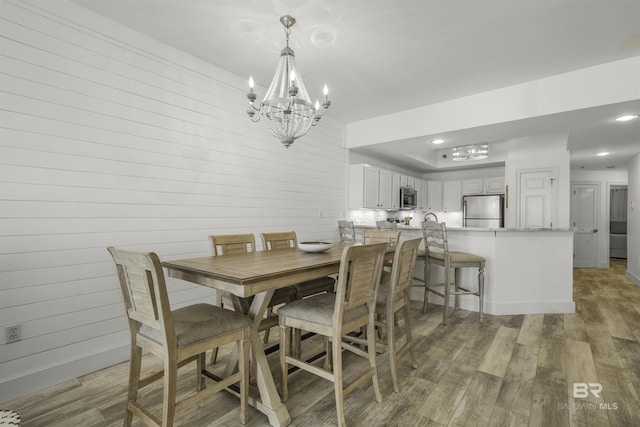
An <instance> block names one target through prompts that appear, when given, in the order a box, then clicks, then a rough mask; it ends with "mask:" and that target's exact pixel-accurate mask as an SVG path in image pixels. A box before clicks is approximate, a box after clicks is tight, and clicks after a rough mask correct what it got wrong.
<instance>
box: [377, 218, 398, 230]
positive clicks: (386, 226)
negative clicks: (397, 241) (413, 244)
mask: <svg viewBox="0 0 640 427" xmlns="http://www.w3.org/2000/svg"><path fill="white" fill-rule="evenodd" d="M376 228H377V229H378V230H397V229H398V224H397V223H395V222H390V221H387V220H386V219H383V220H380V221H376Z"/></svg>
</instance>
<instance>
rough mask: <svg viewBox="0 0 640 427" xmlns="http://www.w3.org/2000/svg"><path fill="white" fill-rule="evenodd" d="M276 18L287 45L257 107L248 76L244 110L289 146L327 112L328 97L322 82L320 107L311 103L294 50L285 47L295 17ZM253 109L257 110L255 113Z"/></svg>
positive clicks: (251, 80)
mask: <svg viewBox="0 0 640 427" xmlns="http://www.w3.org/2000/svg"><path fill="white" fill-rule="evenodd" d="M280 22H281V23H282V25H283V26H284V32H285V34H286V41H287V45H286V46H285V47H284V49H282V52H280V62H279V63H278V68H277V69H276V73H275V75H274V76H273V80H272V81H271V86H269V90H268V91H267V94H266V95H265V97H264V99H263V100H262V102H260V105H258V106H257V107H256V106H255V105H254V102H255V100H256V94H255V93H254V92H253V86H254V82H253V78H252V77H251V76H250V77H249V93H248V94H247V99H249V105H250V107H249V109H248V110H247V114H248V115H249V117H250V118H251V121H252V122H258V121H260V119H262V122H263V123H264V125H265V127H266V128H267V130H268V131H269V133H270V134H271V135H273V136H275V137H276V138H280V141H281V142H282V143H283V144H284V146H285V147H287V148H289V146H290V145H291V144H293V141H295V140H296V139H298V138H300V137H301V136H303V135H304V134H306V133H307V131H308V130H309V129H310V128H311V126H315V125H317V124H318V122H319V121H320V118H321V117H322V116H324V115H325V114H326V113H327V109H328V108H329V106H330V105H331V101H329V99H328V97H327V95H328V93H329V89H328V88H327V85H326V84H325V85H324V90H323V93H324V101H323V103H322V111H320V102H319V101H316V103H315V105H314V104H312V103H311V100H310V99H309V94H308V93H307V89H306V88H305V86H304V83H303V82H302V75H300V72H299V71H298V70H297V68H296V63H295V61H294V57H295V53H294V52H293V50H292V49H291V48H290V47H289V34H291V27H292V26H293V24H295V23H296V20H295V19H294V18H293V17H291V16H289V15H285V16H283V17H281V18H280ZM256 112H258V113H259V114H258V115H257V116H256ZM256 117H257V118H256Z"/></svg>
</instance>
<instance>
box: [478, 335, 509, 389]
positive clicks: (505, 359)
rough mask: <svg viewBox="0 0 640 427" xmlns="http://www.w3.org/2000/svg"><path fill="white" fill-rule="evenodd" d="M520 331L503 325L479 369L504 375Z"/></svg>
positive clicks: (496, 374) (492, 373)
mask: <svg viewBox="0 0 640 427" xmlns="http://www.w3.org/2000/svg"><path fill="white" fill-rule="evenodd" d="M518 333H519V331H518V330H517V329H512V328H506V327H501V328H500V330H499V331H498V333H497V334H496V337H495V338H494V339H493V342H492V343H491V347H490V348H489V351H487V353H486V354H485V356H484V359H482V363H481V364H480V367H479V368H478V370H479V371H481V372H485V373H487V374H491V375H495V376H496V377H504V373H505V372H506V371H507V366H508V364H509V360H511V354H512V353H513V347H514V346H515V344H516V339H518Z"/></svg>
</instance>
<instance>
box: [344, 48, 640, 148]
mask: <svg viewBox="0 0 640 427" xmlns="http://www.w3.org/2000/svg"><path fill="white" fill-rule="evenodd" d="M639 67H640V56H636V57H634V58H627V59H624V60H620V61H615V62H609V63H607V64H602V65H596V66H594V67H589V68H584V69H581V70H576V71H571V72H568V73H564V74H558V75H555V76H551V77H547V78H543V79H539V80H533V81H530V82H525V83H521V84H516V85H513V86H507V87H504V88H500V89H496V90H491V91H487V92H482V93H478V94H475V95H469V96H465V97H461V98H456V99H452V100H448V101H444V102H439V103H437V104H431V105H425V106H422V107H418V108H413V109H410V110H405V111H400V112H397V113H392V114H387V115H384V116H379V117H374V118H371V119H365V120H360V121H357V122H352V123H349V124H348V125H347V147H348V148H355V147H361V146H367V145H374V144H378V143H381V142H388V141H400V140H403V139H408V138H419V137H423V136H424V135H438V134H443V133H446V132H451V131H458V130H460V129H471V128H476V127H480V126H486V125H492V124H495V123H504V122H511V121H516V120H522V119H528V118H532V117H539V116H545V115H548V114H555V113H561V112H565V111H573V110H578V109H582V108H591V107H596V106H600V105H608V104H615V103H618V102H626V101H632V100H636V99H638V98H639V97H640V84H639V83H640V82H639V81H638V68H639ZM585 88H589V90H585Z"/></svg>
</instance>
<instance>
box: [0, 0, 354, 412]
mask: <svg viewBox="0 0 640 427" xmlns="http://www.w3.org/2000/svg"><path fill="white" fill-rule="evenodd" d="M0 6H1V8H2V9H1V24H0V35H1V37H2V38H1V43H2V44H1V55H2V56H1V61H2V63H1V70H0V76H1V78H2V80H1V82H0V85H1V86H0V87H1V90H2V92H1V96H2V98H1V105H0V107H1V113H2V116H1V126H0V131H1V134H0V138H1V143H0V150H1V151H0V165H1V168H2V169H1V172H0V174H1V178H0V179H1V181H0V182H1V188H0V220H1V223H0V226H1V229H0V325H1V326H2V334H0V402H2V401H7V400H9V399H12V398H14V397H16V396H19V395H22V394H25V393H28V392H31V391H34V390H37V389H40V388H43V387H45V386H49V385H51V384H55V383H58V382H60V381H63V380H66V379H68V378H73V377H75V376H78V375H81V374H83V373H85V372H89V371H92V370H95V369H98V368H101V367H104V366H108V365H109V364H112V363H115V362H118V361H121V360H125V359H127V358H128V343H129V335H128V329H126V324H125V317H124V310H123V306H122V302H121V295H120V290H119V288H118V286H117V283H116V280H115V276H114V274H113V273H114V271H113V265H112V263H111V259H110V257H109V256H108V253H107V251H106V247H107V246H117V247H122V248H129V249H135V250H152V251H155V252H157V253H158V254H159V255H160V257H161V258H162V259H175V258H184V257H192V256H203V255H208V254H209V252H210V247H209V242H208V239H207V236H208V235H209V234H225V233H239V232H253V233H256V238H257V240H258V241H259V233H260V232H261V231H267V230H268V231H274V230H295V231H296V232H297V233H298V237H299V239H300V240H304V239H332V238H337V227H336V221H337V220H338V219H340V218H341V217H342V216H343V215H344V214H345V207H346V179H347V178H346V176H347V154H346V151H345V149H344V147H343V134H344V126H343V125H342V124H340V123H338V122H336V121H332V120H331V119H330V118H329V119H328V120H327V118H325V119H323V121H322V122H321V123H320V125H319V126H317V127H316V128H313V129H312V130H311V131H310V133H309V134H308V135H307V136H305V137H303V138H302V139H300V140H298V141H296V142H295V143H294V144H293V145H292V146H291V148H289V149H286V148H284V147H282V146H281V144H280V142H279V141H278V140H277V139H275V138H273V137H271V136H269V135H268V134H267V133H266V131H265V130H264V128H263V126H262V124H253V123H251V122H250V121H249V119H248V118H247V116H246V114H245V110H246V108H247V105H246V98H245V91H246V82H245V79H244V78H242V77H240V76H235V75H231V74H229V73H227V72H225V71H222V70H220V69H218V68H216V67H214V66H213V65H211V64H208V63H205V62H203V61H201V60H199V59H197V58H193V57H191V56H189V55H187V54H185V53H184V52H180V51H177V50H175V49H173V48H171V47H169V46H166V45H163V44H161V43H159V42H157V41H154V40H152V39H149V38H147V37H145V36H143V35H141V34H138V33H135V32H133V31H130V30H128V29H126V28H123V27H121V26H118V25H116V24H114V23H113V22H111V21H109V20H106V19H103V18H101V17H99V16H97V15H95V14H93V13H91V12H89V11H88V10H85V9H83V8H81V7H79V6H77V5H75V4H73V3H61V2H54V3H50V2H41V1H21V0H0ZM274 61H275V59H274ZM261 93H264V89H262V91H261ZM168 286H169V289H170V298H171V300H172V303H173V304H174V305H175V306H176V307H178V306H181V305H185V304H188V303H192V302H196V301H202V300H210V301H213V295H212V291H211V290H210V289H206V288H203V287H200V286H197V285H191V284H188V283H185V282H180V281H176V280H169V282H168ZM13 324H20V325H22V334H23V340H22V341H20V342H17V343H12V344H7V343H6V339H5V335H4V327H5V326H7V325H13Z"/></svg>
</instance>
